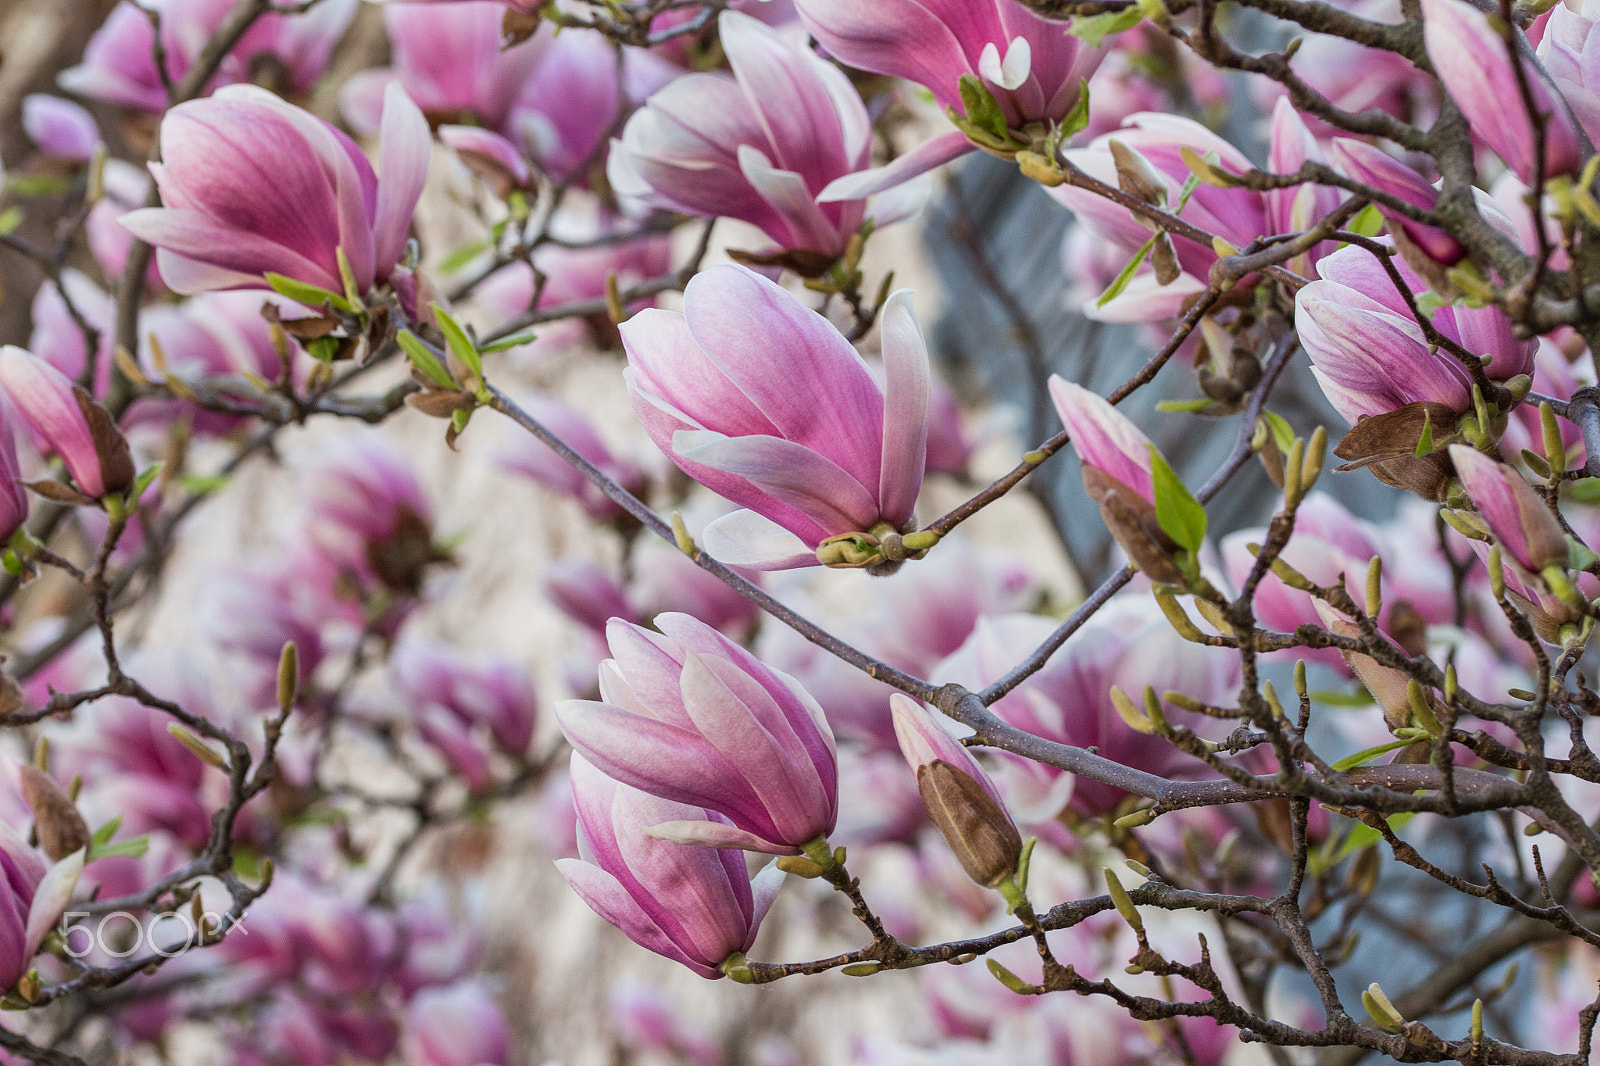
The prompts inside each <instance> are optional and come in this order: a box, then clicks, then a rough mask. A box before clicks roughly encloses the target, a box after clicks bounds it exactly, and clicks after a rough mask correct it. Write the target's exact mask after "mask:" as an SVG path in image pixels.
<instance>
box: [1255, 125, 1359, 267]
mask: <svg viewBox="0 0 1600 1066" xmlns="http://www.w3.org/2000/svg"><path fill="white" fill-rule="evenodd" d="M1307 163H1327V159H1326V158H1325V157H1324V155H1323V152H1322V147H1321V145H1319V144H1318V143H1317V139H1316V138H1315V137H1313V136H1312V135H1311V131H1310V130H1309V129H1307V128H1306V123H1305V120H1304V119H1303V118H1301V116H1300V112H1298V111H1296V110H1295V109H1294V107H1293V105H1291V104H1290V103H1289V98H1288V97H1286V96H1280V97H1279V98H1278V102H1277V103H1276V104H1274V105H1273V108H1272V139H1271V142H1270V144H1269V146H1268V149H1267V167H1268V169H1270V170H1271V171H1272V172H1273V173H1275V174H1294V173H1297V172H1298V171H1299V170H1300V168H1301V167H1303V166H1304V165H1305V164H1307ZM1344 197H1345V193H1344V192H1343V191H1342V190H1340V189H1337V188H1334V187H1333V186H1331V185H1318V184H1316V183H1315V182H1305V183H1303V184H1301V185H1295V186H1291V187H1290V188H1287V189H1268V190H1267V192H1266V204H1267V228H1268V229H1269V230H1271V231H1272V232H1273V233H1299V232H1301V231H1303V230H1308V229H1311V228H1312V227H1314V226H1315V225H1316V224H1317V223H1319V222H1321V221H1322V220H1323V219H1324V218H1326V217H1327V216H1328V215H1329V214H1330V213H1332V212H1333V210H1334V209H1335V208H1337V207H1338V206H1339V204H1340V202H1341V201H1343V200H1344ZM1336 247H1337V245H1336V244H1335V243H1334V242H1333V241H1324V242H1323V243H1321V244H1319V245H1317V246H1316V247H1314V248H1312V249H1311V250H1310V251H1309V252H1307V253H1305V254H1304V255H1302V256H1296V257H1295V258H1294V259H1291V260H1289V263H1288V266H1289V267H1290V269H1292V270H1294V271H1296V272H1297V273H1300V274H1303V275H1305V276H1307V277H1315V276H1316V268H1317V263H1318V262H1320V261H1321V260H1322V257H1323V256H1325V255H1327V254H1328V253H1329V252H1332V251H1333V250H1334V249H1335V248H1336Z"/></svg>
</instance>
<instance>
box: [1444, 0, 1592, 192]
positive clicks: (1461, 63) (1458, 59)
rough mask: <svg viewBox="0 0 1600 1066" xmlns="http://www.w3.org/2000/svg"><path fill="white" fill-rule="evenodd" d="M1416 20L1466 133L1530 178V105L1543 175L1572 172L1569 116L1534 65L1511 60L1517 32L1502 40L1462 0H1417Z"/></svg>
mask: <svg viewBox="0 0 1600 1066" xmlns="http://www.w3.org/2000/svg"><path fill="white" fill-rule="evenodd" d="M1422 18H1423V22H1422V39H1423V44H1424V45H1425V46H1426V48H1427V51H1428V60H1429V61H1430V62H1431V63H1432V64H1433V70H1434V73H1435V74H1437V75H1438V77H1439V81H1440V82H1442V83H1443V84H1444V87H1445V89H1446V91H1448V92H1449V93H1450V96H1451V98H1452V99H1453V100H1455V102H1456V105H1457V106H1458V107H1460V108H1461V113H1462V115H1464V116H1465V117H1466V120H1467V122H1468V123H1470V124H1471V126H1472V132H1473V134H1474V135H1475V136H1476V137H1478V138H1481V139H1482V141H1483V142H1484V143H1485V144H1487V145H1488V146H1489V147H1490V148H1491V149H1492V150H1493V151H1494V153H1495V154H1496V155H1498V156H1499V157H1500V158H1501V159H1503V160H1505V163H1506V166H1508V167H1510V168H1511V170H1512V171H1513V172H1514V173H1515V174H1516V175H1517V177H1519V178H1521V179H1522V181H1523V182H1524V183H1525V184H1526V183H1531V182H1532V181H1533V178H1534V169H1535V163H1536V157H1535V152H1536V151H1537V142H1536V139H1535V131H1536V127H1535V125H1534V122H1533V120H1532V119H1531V118H1530V116H1529V106H1530V104H1531V106H1532V108H1533V109H1534V111H1535V112H1536V113H1537V114H1538V115H1539V116H1540V118H1541V119H1542V121H1543V123H1544V161H1543V162H1544V168H1543V174H1544V177H1546V178H1553V177H1556V176H1557V175H1561V174H1576V173H1577V170H1578V166H1579V164H1580V163H1581V162H1582V160H1581V158H1580V154H1579V148H1578V134H1577V128H1576V126H1575V124H1574V123H1573V121H1572V115H1571V114H1570V113H1569V112H1568V110H1567V107H1566V104H1565V102H1564V101H1562V100H1561V98H1560V97H1558V96H1557V95H1555V94H1554V93H1552V92H1551V91H1550V88H1549V86H1547V85H1546V84H1545V82H1544V79H1543V78H1542V77H1541V76H1540V74H1541V71H1540V70H1539V68H1538V66H1537V65H1536V64H1534V63H1532V62H1530V61H1529V60H1527V59H1524V58H1521V57H1520V55H1519V58H1518V59H1517V61H1516V63H1515V64H1513V62H1512V59H1511V55H1512V50H1513V49H1515V48H1517V47H1518V41H1517V38H1518V37H1520V34H1517V33H1516V32H1515V31H1513V33H1512V36H1511V40H1509V41H1508V40H1507V39H1506V37H1505V35H1504V34H1502V33H1500V32H1499V31H1498V30H1497V29H1495V27H1494V26H1492V25H1490V22H1489V16H1488V15H1487V14H1485V13H1484V12H1482V11H1480V10H1478V9H1477V8H1475V7H1473V6H1472V5H1471V4H1468V3H1465V2H1463V0H1422ZM1519 66H1520V68H1521V72H1520V76H1519V72H1518V69H1517V68H1518V67H1519ZM1524 85H1526V92H1527V97H1526V98H1525V97H1524V89H1523V86H1524Z"/></svg>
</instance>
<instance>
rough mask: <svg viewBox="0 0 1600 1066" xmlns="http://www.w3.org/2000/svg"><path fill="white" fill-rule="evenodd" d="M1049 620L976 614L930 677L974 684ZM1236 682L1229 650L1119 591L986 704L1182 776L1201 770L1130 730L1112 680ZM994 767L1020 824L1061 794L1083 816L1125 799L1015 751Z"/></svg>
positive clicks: (1225, 698) (1210, 691)
mask: <svg viewBox="0 0 1600 1066" xmlns="http://www.w3.org/2000/svg"><path fill="white" fill-rule="evenodd" d="M1056 624H1057V623H1056V620H1054V619H1051V618H1044V617H1041V616H1038V615H1028V614H1013V615H1001V616H996V617H992V618H985V619H982V620H980V621H979V622H978V625H977V628H976V629H975V630H974V631H973V634H972V636H971V637H970V638H969V639H968V640H967V642H966V643H965V644H963V645H962V647H961V648H960V650H958V651H957V652H956V653H955V654H954V655H952V656H951V657H950V658H949V659H947V660H945V662H944V663H942V664H940V666H939V668H938V669H937V670H936V671H934V673H933V675H932V678H931V679H932V680H933V681H935V682H941V683H942V682H948V681H955V682H958V683H960V684H962V685H965V686H966V687H967V688H969V689H972V690H973V691H979V690H981V689H982V688H983V687H984V686H986V685H988V684H991V683H993V682H994V681H996V680H998V679H999V678H1000V677H1002V676H1003V675H1004V674H1005V673H1006V672H1007V671H1008V670H1010V669H1011V668H1012V667H1013V666H1015V665H1016V663H1017V661H1018V660H1019V659H1020V658H1021V657H1022V656H1023V655H1024V654H1026V650H1027V649H1029V648H1035V647H1038V646H1039V644H1040V643H1041V642H1042V641H1044V640H1045V639H1047V638H1048V637H1049V636H1050V634H1051V633H1052V632H1053V631H1054V630H1055V628H1056ZM1238 685H1239V660H1238V656H1237V655H1234V654H1232V653H1229V652H1228V651H1226V650H1225V649H1221V648H1210V647H1206V646H1203V645H1199V644H1191V643H1189V642H1188V641H1186V640H1184V639H1183V638H1182V637H1180V636H1179V635H1178V634H1177V633H1176V632H1174V631H1173V629H1172V626H1171V625H1170V624H1169V623H1168V622H1167V620H1166V618H1165V617H1164V616H1163V615H1162V613H1161V611H1160V609H1159V608H1158V607H1157V606H1156V604H1155V603H1154V602H1153V601H1152V600H1151V598H1150V597H1148V596H1142V595H1141V596H1127V595H1124V596H1118V597H1115V598H1113V599H1112V600H1111V602H1110V603H1108V604H1107V605H1106V606H1105V607H1103V608H1101V609H1100V610H1099V611H1098V612H1096V613H1095V614H1094V615H1093V616H1092V617H1091V618H1090V619H1089V620H1088V622H1086V623H1085V624H1084V625H1083V626H1082V627H1081V628H1080V629H1078V631H1077V632H1075V633H1074V634H1073V635H1072V636H1071V637H1069V638H1068V639H1067V641H1066V643H1065V644H1063V645H1062V646H1061V648H1060V650H1058V651H1057V652H1056V653H1055V654H1054V655H1052V656H1051V657H1050V659H1049V661H1048V662H1046V663H1045V666H1044V668H1043V669H1042V670H1040V671H1039V672H1038V673H1036V674H1034V675H1033V676H1032V677H1030V678H1028V679H1027V680H1026V681H1024V682H1023V683H1022V684H1021V685H1019V686H1018V687H1017V688H1016V689H1015V690H1014V691H1012V692H1010V693H1008V694H1007V695H1005V696H1002V697H1001V698H1000V699H999V700H997V701H995V703H994V705H993V708H992V709H993V710H994V712H995V713H996V714H997V715H999V716H1000V717H1001V718H1002V719H1004V720H1005V721H1007V722H1009V723H1010V724H1012V725H1014V726H1016V727H1017V728H1019V729H1024V730H1026V731H1028V732H1029V733H1032V734H1034V735H1035V736H1041V737H1045V738H1046V739H1049V740H1057V741H1060V742H1062V743H1065V744H1073V745H1076V746H1078V747H1084V748H1088V747H1093V748H1096V749H1097V750H1098V751H1099V753H1100V754H1101V755H1102V756H1104V757H1105V758H1107V759H1110V760H1112V761H1113V762H1117V763H1121V764H1122V765H1124V766H1132V767H1135V768H1137V769H1140V770H1147V771H1149V772H1150V773H1153V774H1158V775H1160V776H1162V777H1168V778H1172V777H1184V776H1193V775H1195V774H1197V773H1200V774H1203V773H1205V772H1206V769H1205V767H1204V765H1203V764H1202V763H1199V762H1197V761H1196V760H1194V759H1192V758H1190V757H1189V756H1187V755H1185V754H1184V753H1183V752H1181V751H1179V750H1178V749H1177V748H1175V747H1173V746H1172V744H1171V743H1169V742H1168V741H1167V740H1166V739H1165V738H1163V737H1160V736H1156V735H1151V734H1145V733H1139V732H1135V731H1134V730H1133V729H1132V728H1131V727H1130V726H1129V725H1128V724H1127V723H1126V722H1125V721H1124V720H1123V718H1122V716H1121V715H1120V714H1118V712H1117V709H1116V706H1115V705H1114V704H1113V703H1112V700H1111V696H1110V692H1111V689H1112V687H1113V686H1115V687H1118V688H1121V689H1122V690H1123V691H1124V692H1126V693H1127V694H1129V696H1131V697H1132V698H1133V700H1134V701H1135V702H1137V701H1138V700H1139V698H1140V694H1141V693H1143V692H1144V690H1145V689H1146V687H1149V688H1153V689H1155V691H1156V692H1157V693H1163V692H1168V691H1177V692H1183V693H1186V694H1187V695H1189V696H1192V697H1194V698H1195V699H1197V700H1200V701H1202V702H1205V703H1213V704H1221V705H1227V704H1228V703H1229V701H1230V700H1232V699H1233V696H1234V692H1235V690H1236V689H1237V688H1238ZM1164 708H1165V713H1166V714H1167V716H1168V718H1170V719H1173V720H1175V721H1184V722H1186V723H1188V724H1190V725H1191V727H1193V728H1197V729H1203V727H1202V726H1200V725H1199V724H1198V723H1196V722H1195V720H1194V719H1192V718H1185V717H1184V713H1183V712H1182V711H1180V710H1178V709H1177V708H1176V707H1174V706H1173V705H1171V704H1166V705H1164ZM998 776H999V783H1000V785H1001V789H1002V792H1003V793H1004V795H1005V796H1006V799H1007V800H1008V804H1009V806H1010V808H1011V810H1012V811H1013V812H1014V813H1015V814H1016V815H1017V817H1018V819H1019V820H1021V821H1023V822H1025V823H1035V822H1047V821H1050V820H1052V819H1054V818H1055V817H1056V815H1057V814H1058V813H1059V812H1060V811H1061V809H1062V807H1064V806H1066V805H1067V802H1068V799H1069V797H1070V803H1071V807H1072V809H1073V810H1075V811H1077V812H1078V813H1079V814H1081V815H1084V816H1086V817H1094V816H1098V815H1102V814H1106V813H1108V812H1110V811H1112V810H1114V809H1115V808H1116V806H1117V804H1119V803H1120V802H1122V800H1124V799H1125V798H1126V794H1125V793H1123V792H1122V791H1121V790H1120V789H1118V788H1116V787H1115V786H1112V785H1106V784H1102V783H1101V782H1098V781H1094V780H1091V779H1089V778H1087V777H1078V778H1076V779H1074V778H1073V777H1072V776H1071V775H1067V774H1062V773H1061V772H1060V771H1057V770H1052V769H1050V768H1048V767H1044V766H1042V765H1041V764H1039V763H1035V762H1031V761H1028V760H1023V759H1015V758H1011V757H1006V758H1004V759H1003V760H1002V762H1001V764H1000V772H999V775H998Z"/></svg>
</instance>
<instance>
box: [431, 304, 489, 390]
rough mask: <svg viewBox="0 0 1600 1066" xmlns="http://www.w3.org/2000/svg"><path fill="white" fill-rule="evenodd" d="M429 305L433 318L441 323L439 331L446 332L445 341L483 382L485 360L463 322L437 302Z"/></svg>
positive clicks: (456, 355) (474, 375) (473, 374)
mask: <svg viewBox="0 0 1600 1066" xmlns="http://www.w3.org/2000/svg"><path fill="white" fill-rule="evenodd" d="M428 306H429V307H430V308H431V309H432V310H433V320H434V321H435V322H437V323H439V331H440V332H441V333H443V334H444V342H445V343H446V344H448V345H449V346H450V350H451V351H452V352H454V353H455V357H456V358H457V359H459V360H461V362H462V364H463V365H464V366H465V367H466V368H467V369H468V370H470V371H472V376H473V377H475V378H477V379H478V381H479V382H482V381H483V360H482V359H479V358H478V349H477V348H475V347H474V346H473V344H472V338H471V337H468V336H467V331H466V330H464V329H462V328H461V323H459V322H457V321H456V320H455V319H454V318H452V317H451V316H450V312H448V311H446V310H445V309H444V308H442V307H440V306H439V305H438V304H436V303H434V304H429V305H428Z"/></svg>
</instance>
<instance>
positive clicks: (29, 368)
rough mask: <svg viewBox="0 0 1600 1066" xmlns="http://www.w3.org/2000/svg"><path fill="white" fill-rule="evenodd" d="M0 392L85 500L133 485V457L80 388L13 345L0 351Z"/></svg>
mask: <svg viewBox="0 0 1600 1066" xmlns="http://www.w3.org/2000/svg"><path fill="white" fill-rule="evenodd" d="M0 389H4V390H5V393H6V395H7V396H9V397H10V399H11V403H12V404H13V406H14V407H15V409H16V411H17V413H18V414H20V415H21V416H22V419H23V421H24V422H26V423H27V424H28V426H29V428H31V429H32V430H33V432H34V433H35V435H37V436H38V437H39V438H40V439H41V440H42V441H44V442H45V444H46V445H47V446H48V447H49V448H50V450H51V451H53V452H55V453H56V454H57V455H59V456H60V457H61V461H62V462H63V463H65V464H66V466H67V472H68V473H70V474H71V475H72V480H73V482H74V483H75V484H76V486H77V488H78V491H79V492H81V493H82V494H83V495H84V496H86V497H90V498H96V499H97V498H99V497H101V496H105V495H107V494H108V493H113V492H121V491H122V490H124V489H126V488H127V487H128V486H130V485H132V484H133V478H134V467H133V456H132V455H131V454H130V453H129V451H128V442H127V440H126V439H125V438H124V437H123V436H122V432H121V431H120V430H118V429H117V424H116V422H115V421H113V420H112V418H111V415H110V414H109V413H108V412H107V411H106V409H105V408H104V407H101V406H100V405H99V404H98V403H96V402H95V401H94V399H93V398H92V397H91V396H90V395H89V394H88V393H87V392H85V391H84V390H83V388H82V387H81V386H79V385H74V384H73V383H72V382H71V381H70V380H68V379H67V377H66V375H65V374H62V373H61V371H59V370H57V369H56V368H55V367H53V366H51V365H50V364H49V363H46V362H45V361H44V360H43V359H39V358H37V357H35V356H34V355H32V354H31V353H29V352H27V351H24V350H23V349H21V348H18V347H16V346H14V345H7V346H5V347H4V348H0Z"/></svg>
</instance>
